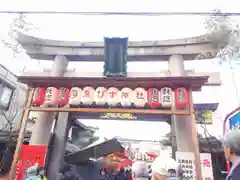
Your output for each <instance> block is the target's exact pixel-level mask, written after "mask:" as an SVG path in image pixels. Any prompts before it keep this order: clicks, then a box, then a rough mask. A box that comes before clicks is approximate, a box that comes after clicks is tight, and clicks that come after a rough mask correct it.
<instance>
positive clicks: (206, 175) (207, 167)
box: [200, 153, 214, 180]
mask: <svg viewBox="0 0 240 180" xmlns="http://www.w3.org/2000/svg"><path fill="white" fill-rule="evenodd" d="M200 160H201V170H202V179H207V180H214V178H213V167H212V157H211V154H210V153H200Z"/></svg>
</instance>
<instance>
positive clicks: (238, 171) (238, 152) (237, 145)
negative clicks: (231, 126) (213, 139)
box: [223, 129, 240, 180]
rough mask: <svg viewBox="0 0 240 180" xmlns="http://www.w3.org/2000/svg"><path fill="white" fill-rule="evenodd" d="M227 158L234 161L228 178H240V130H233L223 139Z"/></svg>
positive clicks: (232, 179) (235, 179)
mask: <svg viewBox="0 0 240 180" xmlns="http://www.w3.org/2000/svg"><path fill="white" fill-rule="evenodd" d="M223 146H224V153H225V156H226V159H227V160H228V161H230V162H232V167H231V169H230V171H229V173H228V175H227V177H226V180H239V179H240V130H239V129H236V130H232V131H230V132H229V133H227V135H226V136H225V137H224V139H223Z"/></svg>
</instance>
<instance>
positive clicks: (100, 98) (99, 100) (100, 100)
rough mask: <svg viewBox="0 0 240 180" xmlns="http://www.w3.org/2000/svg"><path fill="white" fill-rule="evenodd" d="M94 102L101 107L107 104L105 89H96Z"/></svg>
mask: <svg viewBox="0 0 240 180" xmlns="http://www.w3.org/2000/svg"><path fill="white" fill-rule="evenodd" d="M94 101H95V102H96V104H97V105H103V104H105V103H106V102H107V89H106V88H105V87H98V88H97V89H96V90H95V95H94Z"/></svg>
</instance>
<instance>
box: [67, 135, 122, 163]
mask: <svg viewBox="0 0 240 180" xmlns="http://www.w3.org/2000/svg"><path fill="white" fill-rule="evenodd" d="M122 150H124V147H123V146H122V145H121V144H120V142H119V141H118V140H117V139H115V138H114V139H110V140H107V141H104V142H100V143H93V144H91V145H89V146H87V147H86V148H83V149H81V150H80V151H78V152H75V153H71V154H69V155H66V156H65V158H64V159H65V161H66V162H67V163H70V164H79V163H83V162H86V161H88V160H89V158H96V159H97V158H100V157H103V156H106V155H108V154H111V153H114V152H117V151H122Z"/></svg>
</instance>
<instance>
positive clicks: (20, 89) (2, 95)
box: [0, 65, 27, 130]
mask: <svg viewBox="0 0 240 180" xmlns="http://www.w3.org/2000/svg"><path fill="white" fill-rule="evenodd" d="M26 98H27V87H26V86H25V85H23V84H21V83H18V82H17V77H16V75H15V74H13V73H12V72H11V71H9V70H8V69H7V68H5V67H4V66H2V65H0V127H1V130H9V129H10V128H11V127H12V128H13V129H18V128H19V127H20V123H21V120H22V114H23V107H24V103H25V100H26Z"/></svg>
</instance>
